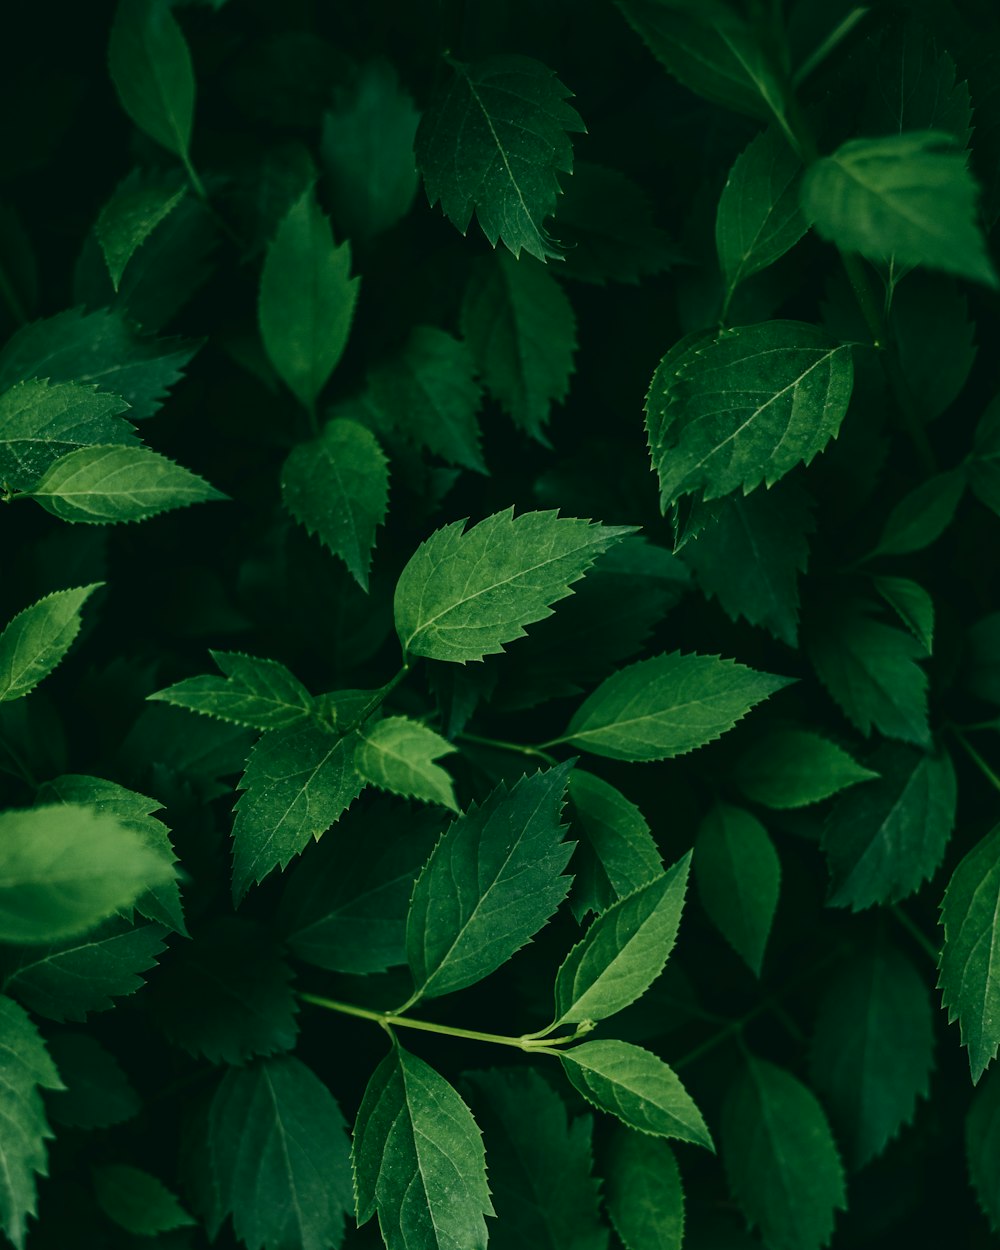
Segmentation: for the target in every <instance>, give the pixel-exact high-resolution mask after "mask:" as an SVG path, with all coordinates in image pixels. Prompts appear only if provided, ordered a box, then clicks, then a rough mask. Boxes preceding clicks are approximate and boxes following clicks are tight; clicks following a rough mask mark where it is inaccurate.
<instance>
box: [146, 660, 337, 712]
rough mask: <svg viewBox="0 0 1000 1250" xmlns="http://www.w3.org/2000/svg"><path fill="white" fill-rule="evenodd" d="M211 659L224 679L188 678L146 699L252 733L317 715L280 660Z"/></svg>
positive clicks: (298, 683) (299, 685) (291, 674)
mask: <svg viewBox="0 0 1000 1250" xmlns="http://www.w3.org/2000/svg"><path fill="white" fill-rule="evenodd" d="M211 655H212V659H213V660H214V661H215V662H216V664H217V665H218V666H219V668H220V669H221V670H222V672H223V674H224V676H222V677H214V676H205V677H185V678H184V680H183V681H179V682H177V683H175V684H174V685H173V686H167V687H166V688H165V689H164V690H157V691H156V693H155V694H151V695H147V698H149V699H151V700H154V701H155V700H159V701H160V702H163V703H172V704H173V705H174V706H175V707H185V708H188V709H189V710H190V711H192V712H200V713H202V715H205V716H214V717H216V718H217V719H218V720H225V721H231V722H232V723H233V724H234V725H247V726H249V727H250V728H251V729H283V728H284V727H285V726H287V725H294V724H296V723H297V722H299V721H302V720H304V719H305V718H306V717H307V716H309V715H310V713H312V712H313V710H314V706H313V700H312V698H311V696H310V694H309V691H308V690H307V689H306V688H305V686H303V685H302V683H301V682H300V681H299V679H298V678H297V677H296V676H295V675H294V674H293V673H290V672H289V671H288V669H287V668H285V666H284V664H279V663H278V661H277V660H267V659H260V658H258V657H257V656H253V655H243V654H242V653H241V652H239V651H213V652H212V653H211Z"/></svg>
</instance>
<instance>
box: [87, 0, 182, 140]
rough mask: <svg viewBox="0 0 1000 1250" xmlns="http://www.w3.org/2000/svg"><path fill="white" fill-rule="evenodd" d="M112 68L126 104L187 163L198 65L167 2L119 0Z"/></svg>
mask: <svg viewBox="0 0 1000 1250" xmlns="http://www.w3.org/2000/svg"><path fill="white" fill-rule="evenodd" d="M108 68H109V69H110V71H111V79H112V81H113V82H114V84H115V89H116V90H117V92H118V98H119V100H121V103H122V108H124V110H125V112H126V113H128V115H129V117H131V119H132V120H133V121H134V122H135V124H136V125H137V126H138V127H139V129H140V130H142V131H145V133H146V134H147V135H149V136H150V138H152V139H155V140H156V142H157V143H159V144H162V145H163V147H165V148H166V149H167V150H168V151H170V152H173V153H174V155H175V156H179V157H180V158H181V160H183V161H184V162H185V163H187V160H188V151H189V149H190V146H191V127H192V124H193V121H194V96H195V85H194V69H193V68H192V65H191V53H190V52H189V51H188V46H187V41H186V40H185V38H184V33H183V31H182V30H181V28H180V27H179V26H178V25H177V20H176V18H175V17H174V15H173V13H171V11H170V8H169V6H168V5H166V4H160V3H157V0H119V3H118V9H117V11H116V13H115V20H114V22H113V24H112V27H111V42H110V43H109V45H108Z"/></svg>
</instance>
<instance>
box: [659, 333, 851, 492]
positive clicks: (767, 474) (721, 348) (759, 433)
mask: <svg viewBox="0 0 1000 1250" xmlns="http://www.w3.org/2000/svg"><path fill="white" fill-rule="evenodd" d="M853 380H854V369H853V365H852V361H851V349H850V347H848V346H845V345H841V344H837V343H835V342H834V341H833V340H832V339H830V338H829V336H828V335H827V334H826V333H825V332H824V331H823V330H820V329H819V328H818V327H816V326H812V325H806V324H805V323H803V322H800V321H764V322H761V323H760V324H758V325H751V326H741V327H735V328H733V329H731V330H721V331H720V332H719V333H718V335H717V336H716V337H714V338H713V337H706V336H704V335H701V336H699V337H698V338H697V339H695V340H693V341H692V342H690V343H688V341H687V340H682V341H681V344H679V345H678V347H677V349H674V350H673V351H671V352H668V354H667V355H666V356H665V357H664V359H663V360H662V361H661V363H660V366H659V368H658V369H657V371H656V373H655V375H654V377H653V380H652V382H651V383H650V388H649V395H648V396H647V399H646V429H647V432H648V435H649V447H650V454H651V455H652V458H653V467H654V468H655V469H656V472H657V473H658V475H659V478H660V496H661V502H662V505H663V507H664V508H666V507H667V505H668V504H671V503H673V502H674V501H675V500H677V499H679V498H680V496H681V495H687V494H691V493H692V492H695V491H697V492H700V493H701V496H702V497H703V498H704V499H718V498H720V497H721V496H723V495H728V494H729V493H730V492H732V491H735V490H737V489H740V488H742V490H743V493H744V494H748V493H749V492H750V491H751V490H753V489H754V487H756V486H759V485H760V484H761V483H762V482H763V483H765V484H766V485H768V486H772V485H773V484H774V483H775V482H777V481H778V479H779V478H781V477H783V476H784V475H785V474H786V473H787V472H788V471H789V470H790V469H794V468H795V466H796V465H797V464H800V463H803V462H804V463H805V464H808V463H809V462H810V461H811V460H812V459H813V457H814V456H815V455H816V454H817V453H818V452H820V451H822V450H823V448H824V447H825V446H826V445H827V443H828V442H829V441H830V439H832V438H836V436H837V434H838V432H839V430H840V423H841V421H843V419H844V416H845V414H846V412H847V405H848V402H849V401H850V398H851V389H852V386H853Z"/></svg>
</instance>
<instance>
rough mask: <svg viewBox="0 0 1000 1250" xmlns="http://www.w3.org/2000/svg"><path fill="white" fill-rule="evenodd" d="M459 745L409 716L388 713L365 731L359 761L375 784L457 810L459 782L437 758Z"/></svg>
mask: <svg viewBox="0 0 1000 1250" xmlns="http://www.w3.org/2000/svg"><path fill="white" fill-rule="evenodd" d="M456 750H457V747H454V746H452V744H451V743H450V742H449V741H448V740H447V739H446V738H442V737H441V735H440V734H437V733H435V732H434V730H433V729H428V728H427V726H426V725H421V724H420V722H419V721H414V720H410V719H409V717H407V716H387V717H386V718H385V719H384V720H380V721H378V722H377V724H375V725H373V726H372V727H371V728H370V729H365V731H364V732H363V733H362V735H361V742H360V744H359V746H358V751H357V755H356V756H355V763H356V764H357V768H358V771H359V772H360V773H361V775H362V776H363V777H364V778H365V779H366V780H367V781H369V782H370V783H371V784H372V785H373V786H379V787H380V788H381V789H383V790H391V791H392V793H393V794H401V795H402V796H403V797H404V798H409V799H422V800H423V801H424V802H425V803H440V804H441V805H442V806H443V807H449V808H451V810H452V811H453V812H457V811H458V804H457V803H456V802H455V783H454V782H453V781H452V779H451V777H449V776H448V774H447V772H446V771H445V770H444V769H443V768H441V767H440V766H439V765H437V764H435V763H434V761H435V760H436V759H438V758H440V756H442V755H450V754H451V753H452V752H454V751H456Z"/></svg>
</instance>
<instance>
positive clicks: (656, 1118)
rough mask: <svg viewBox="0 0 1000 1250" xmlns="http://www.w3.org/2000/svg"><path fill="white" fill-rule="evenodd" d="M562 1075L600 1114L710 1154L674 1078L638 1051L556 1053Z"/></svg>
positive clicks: (584, 1047)
mask: <svg viewBox="0 0 1000 1250" xmlns="http://www.w3.org/2000/svg"><path fill="white" fill-rule="evenodd" d="M559 1061H560V1063H561V1064H562V1066H563V1071H564V1072H565V1073H566V1075H567V1076H568V1077H569V1079H570V1081H571V1082H572V1084H573V1085H574V1086H575V1088H576V1089H577V1090H579V1092H580V1093H581V1094H582V1095H583V1096H584V1098H586V1099H587V1101H588V1102H589V1103H592V1104H593V1105H594V1106H595V1107H597V1108H598V1109H599V1110H601V1111H607V1112H609V1113H610V1114H611V1115H616V1116H617V1117H618V1119H619V1120H621V1121H622V1123H623V1124H627V1125H628V1127H629V1128H634V1129H637V1130H638V1131H639V1132H640V1133H650V1134H652V1135H653V1136H655V1137H677V1138H679V1139H680V1140H681V1141H690V1142H694V1143H695V1145H698V1146H705V1147H706V1148H707V1149H708V1150H713V1149H714V1147H713V1145H712V1137H711V1134H710V1133H709V1131H708V1128H707V1126H706V1124H705V1121H704V1120H703V1119H702V1115H701V1112H700V1111H699V1110H698V1108H697V1107H696V1106H695V1104H694V1100H693V1099H692V1097H691V1095H690V1094H689V1093H688V1092H687V1090H686V1089H685V1088H684V1086H683V1085H682V1084H681V1081H680V1078H679V1077H678V1076H677V1073H676V1072H674V1070H673V1069H672V1068H670V1067H668V1066H667V1065H666V1064H665V1063H664V1062H663V1060H662V1059H659V1058H657V1056H656V1055H654V1054H652V1053H651V1052H650V1051H648V1050H643V1048H642V1047H641V1046H633V1045H632V1044H631V1043H629V1042H619V1041H615V1040H608V1041H601V1042H581V1043H580V1044H579V1045H577V1046H571V1047H570V1048H569V1049H568V1050H562V1051H560V1052H559Z"/></svg>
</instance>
